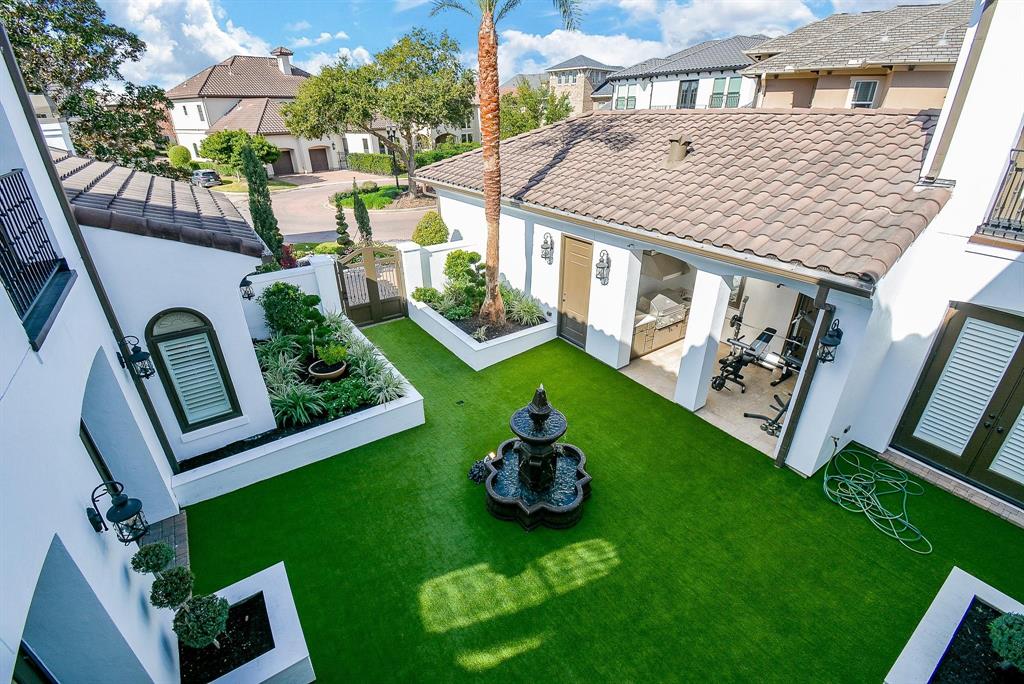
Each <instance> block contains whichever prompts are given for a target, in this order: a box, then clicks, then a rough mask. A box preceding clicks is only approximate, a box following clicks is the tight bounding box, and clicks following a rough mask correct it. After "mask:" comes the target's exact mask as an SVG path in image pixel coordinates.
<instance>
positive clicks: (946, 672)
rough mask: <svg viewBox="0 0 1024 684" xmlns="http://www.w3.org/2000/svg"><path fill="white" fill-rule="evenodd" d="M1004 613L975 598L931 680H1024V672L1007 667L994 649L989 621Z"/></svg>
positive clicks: (992, 683)
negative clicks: (1006, 668) (1007, 668)
mask: <svg viewBox="0 0 1024 684" xmlns="http://www.w3.org/2000/svg"><path fill="white" fill-rule="evenodd" d="M1000 615H1002V613H1001V612H1000V611H998V610H996V609H995V608H993V607H992V606H990V605H988V604H987V603H983V602H981V601H979V600H978V599H977V598H975V599H974V600H973V601H972V602H971V605H970V607H969V608H968V609H967V613H966V614H965V615H964V619H963V620H962V621H961V622H960V626H959V627H957V630H956V632H955V633H954V634H953V639H952V641H950V642H949V646H948V647H947V648H946V652H945V654H943V656H942V660H940V661H939V665H938V667H937V668H935V673H934V674H933V675H932V678H931V679H930V680H929V682H931V683H933V684H982V683H988V684H1024V673H1022V672H1021V671H1020V670H1018V669H1016V668H1011V669H1009V670H1004V669H1002V668H1000V666H999V664H1000V662H1001V661H1002V659H1001V658H1000V657H999V655H998V654H996V652H995V651H993V650H992V639H991V638H990V637H989V634H988V624H989V623H990V622H992V621H993V620H995V619H996V618H997V617H999V616H1000Z"/></svg>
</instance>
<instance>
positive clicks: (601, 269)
mask: <svg viewBox="0 0 1024 684" xmlns="http://www.w3.org/2000/svg"><path fill="white" fill-rule="evenodd" d="M611 269H612V260H611V257H609V256H608V250H607V249H602V250H601V254H600V255H599V256H598V259H597V268H596V269H595V270H596V278H597V280H598V282H600V283H601V284H602V285H607V284H608V272H609V271H611Z"/></svg>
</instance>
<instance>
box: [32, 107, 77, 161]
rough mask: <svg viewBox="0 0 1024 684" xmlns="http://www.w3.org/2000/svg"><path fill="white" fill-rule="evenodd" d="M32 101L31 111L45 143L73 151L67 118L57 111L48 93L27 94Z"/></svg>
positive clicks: (73, 146)
mask: <svg viewBox="0 0 1024 684" xmlns="http://www.w3.org/2000/svg"><path fill="white" fill-rule="evenodd" d="M29 100H30V101H31V103H32V111H33V113H34V114H35V117H36V120H37V121H38V122H39V127H40V128H41V129H42V130H43V136H44V137H45V138H46V143H47V144H48V145H50V146H52V147H58V148H60V149H62V150H68V151H71V152H74V151H75V145H74V143H73V142H72V141H71V128H70V127H69V125H68V120H67V119H65V118H64V117H63V116H61V114H60V112H58V111H57V105H55V104H54V102H53V100H51V99H50V97H49V96H48V95H42V94H39V93H33V94H31V95H29Z"/></svg>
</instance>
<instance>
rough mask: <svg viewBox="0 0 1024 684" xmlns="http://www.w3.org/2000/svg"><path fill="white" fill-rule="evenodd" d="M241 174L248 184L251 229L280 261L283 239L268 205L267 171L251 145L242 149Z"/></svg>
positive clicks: (272, 210)
mask: <svg viewBox="0 0 1024 684" xmlns="http://www.w3.org/2000/svg"><path fill="white" fill-rule="evenodd" d="M242 174H243V175H244V176H245V180H246V182H248V184H249V213H250V214H252V227H253V228H254V229H256V233H257V234H258V235H259V236H260V237H261V238H262V239H263V242H265V243H267V247H269V248H270V251H271V252H273V253H274V256H275V257H277V258H278V259H280V258H281V245H282V244H284V238H283V237H282V236H281V231H280V230H278V228H277V218H276V217H275V216H274V209H273V207H272V206H271V205H270V188H268V187H267V170H266V168H264V166H263V162H261V161H260V160H259V158H258V157H257V156H256V151H255V150H253V148H252V145H250V144H248V143H246V144H245V145H244V146H243V147H242Z"/></svg>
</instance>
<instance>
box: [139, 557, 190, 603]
mask: <svg viewBox="0 0 1024 684" xmlns="http://www.w3.org/2000/svg"><path fill="white" fill-rule="evenodd" d="M194 584H195V577H194V576H193V575H192V571H191V570H189V569H188V568H186V567H176V568H171V569H170V570H168V571H167V572H163V573H160V576H159V577H157V578H156V579H155V580H153V587H152V588H151V589H150V592H149V602H150V603H152V604H153V605H154V606H156V607H157V608H177V607H178V606H180V605H181V604H183V603H184V602H185V601H187V600H188V597H189V596H191V595H192V587H193V585H194Z"/></svg>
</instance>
